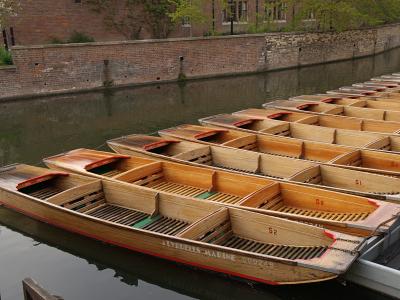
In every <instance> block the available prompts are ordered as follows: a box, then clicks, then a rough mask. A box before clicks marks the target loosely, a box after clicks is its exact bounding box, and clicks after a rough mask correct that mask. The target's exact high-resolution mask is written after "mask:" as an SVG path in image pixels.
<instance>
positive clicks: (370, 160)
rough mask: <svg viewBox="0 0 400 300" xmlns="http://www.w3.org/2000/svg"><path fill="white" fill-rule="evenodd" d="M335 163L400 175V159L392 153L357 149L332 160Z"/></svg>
mask: <svg viewBox="0 0 400 300" xmlns="http://www.w3.org/2000/svg"><path fill="white" fill-rule="evenodd" d="M331 163H333V164H337V165H343V166H351V167H356V168H363V169H364V170H365V169H368V171H369V172H375V173H381V174H387V175H391V176H397V177H398V176H399V175H400V173H399V172H400V160H399V158H398V157H397V155H395V156H393V155H392V154H391V153H385V152H377V151H376V152H375V151H365V150H355V151H352V152H350V153H346V154H343V155H342V156H339V157H337V158H335V159H333V160H332V161H331Z"/></svg>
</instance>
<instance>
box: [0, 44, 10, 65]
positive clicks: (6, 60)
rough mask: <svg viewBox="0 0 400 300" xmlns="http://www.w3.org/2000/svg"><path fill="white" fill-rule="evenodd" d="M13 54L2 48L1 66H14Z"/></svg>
mask: <svg viewBox="0 0 400 300" xmlns="http://www.w3.org/2000/svg"><path fill="white" fill-rule="evenodd" d="M12 64H13V61H12V57H11V53H10V52H9V51H7V50H6V49H4V48H0V66H2V65H12Z"/></svg>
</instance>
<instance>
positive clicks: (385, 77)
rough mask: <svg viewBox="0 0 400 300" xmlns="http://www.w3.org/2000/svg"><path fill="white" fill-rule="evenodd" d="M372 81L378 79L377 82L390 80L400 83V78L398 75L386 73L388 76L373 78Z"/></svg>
mask: <svg viewBox="0 0 400 300" xmlns="http://www.w3.org/2000/svg"><path fill="white" fill-rule="evenodd" d="M371 81H377V82H382V81H385V82H386V81H390V82H397V83H400V78H399V77H397V76H393V75H386V76H380V77H374V78H371Z"/></svg>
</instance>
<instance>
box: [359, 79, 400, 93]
mask: <svg viewBox="0 0 400 300" xmlns="http://www.w3.org/2000/svg"><path fill="white" fill-rule="evenodd" d="M352 86H353V87H356V88H371V87H372V88H375V89H376V91H386V92H390V93H399V91H400V86H399V85H398V84H396V83H385V82H382V83H379V82H377V81H367V82H359V83H354V84H352Z"/></svg>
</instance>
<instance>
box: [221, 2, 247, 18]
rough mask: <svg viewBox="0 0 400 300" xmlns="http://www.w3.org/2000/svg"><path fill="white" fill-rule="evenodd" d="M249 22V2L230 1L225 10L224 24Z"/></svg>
mask: <svg viewBox="0 0 400 300" xmlns="http://www.w3.org/2000/svg"><path fill="white" fill-rule="evenodd" d="M231 16H232V19H233V22H236V23H238V22H247V20H248V5H247V1H228V4H227V8H226V9H224V11H223V15H222V22H223V23H229V22H230V21H231Z"/></svg>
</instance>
